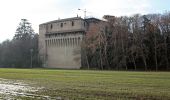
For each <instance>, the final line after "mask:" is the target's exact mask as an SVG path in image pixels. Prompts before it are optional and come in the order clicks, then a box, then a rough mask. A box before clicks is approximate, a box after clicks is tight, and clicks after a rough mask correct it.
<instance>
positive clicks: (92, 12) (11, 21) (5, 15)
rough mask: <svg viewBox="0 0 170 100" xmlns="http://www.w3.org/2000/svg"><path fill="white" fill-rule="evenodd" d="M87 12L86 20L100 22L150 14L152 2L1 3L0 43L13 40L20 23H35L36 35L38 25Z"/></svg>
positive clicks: (12, 0) (37, 0)
mask: <svg viewBox="0 0 170 100" xmlns="http://www.w3.org/2000/svg"><path fill="white" fill-rule="evenodd" d="M78 8H81V9H87V16H94V17H98V18H101V17H102V16H103V15H105V14H110V15H116V16H120V15H131V14H134V13H147V12H148V11H149V9H150V8H151V5H150V3H149V0H1V1H0V12H1V17H0V22H1V24H0V27H1V28H0V42H2V41H4V40H5V39H7V38H8V39H11V38H12V37H13V35H14V34H15V30H16V28H17V26H18V24H19V22H20V19H22V18H26V19H28V20H29V22H31V23H32V26H33V28H34V29H35V32H38V27H39V24H41V23H44V22H47V21H51V20H56V19H58V18H59V17H60V18H68V17H74V16H76V14H79V15H81V16H82V17H83V11H78V10H77V9H78Z"/></svg>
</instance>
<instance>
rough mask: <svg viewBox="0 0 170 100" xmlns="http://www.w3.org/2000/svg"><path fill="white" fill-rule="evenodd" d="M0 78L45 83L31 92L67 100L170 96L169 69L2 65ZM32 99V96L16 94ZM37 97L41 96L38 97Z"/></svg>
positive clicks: (162, 98) (150, 99) (161, 98)
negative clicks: (31, 67) (62, 67)
mask: <svg viewBox="0 0 170 100" xmlns="http://www.w3.org/2000/svg"><path fill="white" fill-rule="evenodd" d="M0 78H3V79H10V80H13V81H22V82H24V83H27V84H29V85H31V86H34V87H43V89H41V90H40V91H37V92H34V93H32V94H36V95H44V96H49V97H51V98H56V97H61V98H62V99H67V100H115V99H116V100H128V99H129V100H170V73H169V72H125V71H91V70H90V71H88V70H55V69H0ZM17 98H21V99H28V100H29V99H30V97H17ZM34 99H41V98H38V97H37V98H36V97H34Z"/></svg>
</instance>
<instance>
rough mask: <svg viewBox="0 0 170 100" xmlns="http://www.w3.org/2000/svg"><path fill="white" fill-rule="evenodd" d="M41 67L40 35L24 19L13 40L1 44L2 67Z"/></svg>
mask: <svg viewBox="0 0 170 100" xmlns="http://www.w3.org/2000/svg"><path fill="white" fill-rule="evenodd" d="M40 65H41V61H40V60H39V58H38V34H36V33H35V32H34V30H33V29H32V27H31V23H29V22H28V20H27V19H22V20H21V22H20V23H19V25H18V27H17V29H16V32H15V35H14V37H13V39H12V40H6V41H4V42H2V43H1V44H0V67H15V68H28V67H39V66H40Z"/></svg>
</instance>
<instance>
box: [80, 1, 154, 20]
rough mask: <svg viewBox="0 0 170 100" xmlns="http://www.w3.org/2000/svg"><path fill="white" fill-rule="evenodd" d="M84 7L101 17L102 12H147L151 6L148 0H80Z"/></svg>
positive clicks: (114, 13) (117, 14) (125, 13)
mask: <svg viewBox="0 0 170 100" xmlns="http://www.w3.org/2000/svg"><path fill="white" fill-rule="evenodd" d="M82 1H83V2H84V4H85V5H84V8H87V10H88V11H89V12H94V14H93V16H97V17H98V16H99V17H102V16H103V15H104V14H110V15H115V16H121V15H132V14H135V13H147V11H148V10H149V9H150V8H151V5H150V3H149V1H148V0H82Z"/></svg>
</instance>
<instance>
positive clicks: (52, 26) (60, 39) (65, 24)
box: [39, 17, 93, 69]
mask: <svg viewBox="0 0 170 100" xmlns="http://www.w3.org/2000/svg"><path fill="white" fill-rule="evenodd" d="M91 19H93V18H90V19H86V20H85V19H82V18H80V17H74V18H67V19H61V20H55V21H51V22H47V23H43V24H40V25H39V55H40V58H41V60H42V62H43V66H44V67H47V68H66V69H79V68H80V67H81V58H82V56H81V41H82V39H83V37H84V35H85V33H86V31H87V30H88V26H89V24H90V23H91V22H92V20H91ZM88 22H90V23H88Z"/></svg>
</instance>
